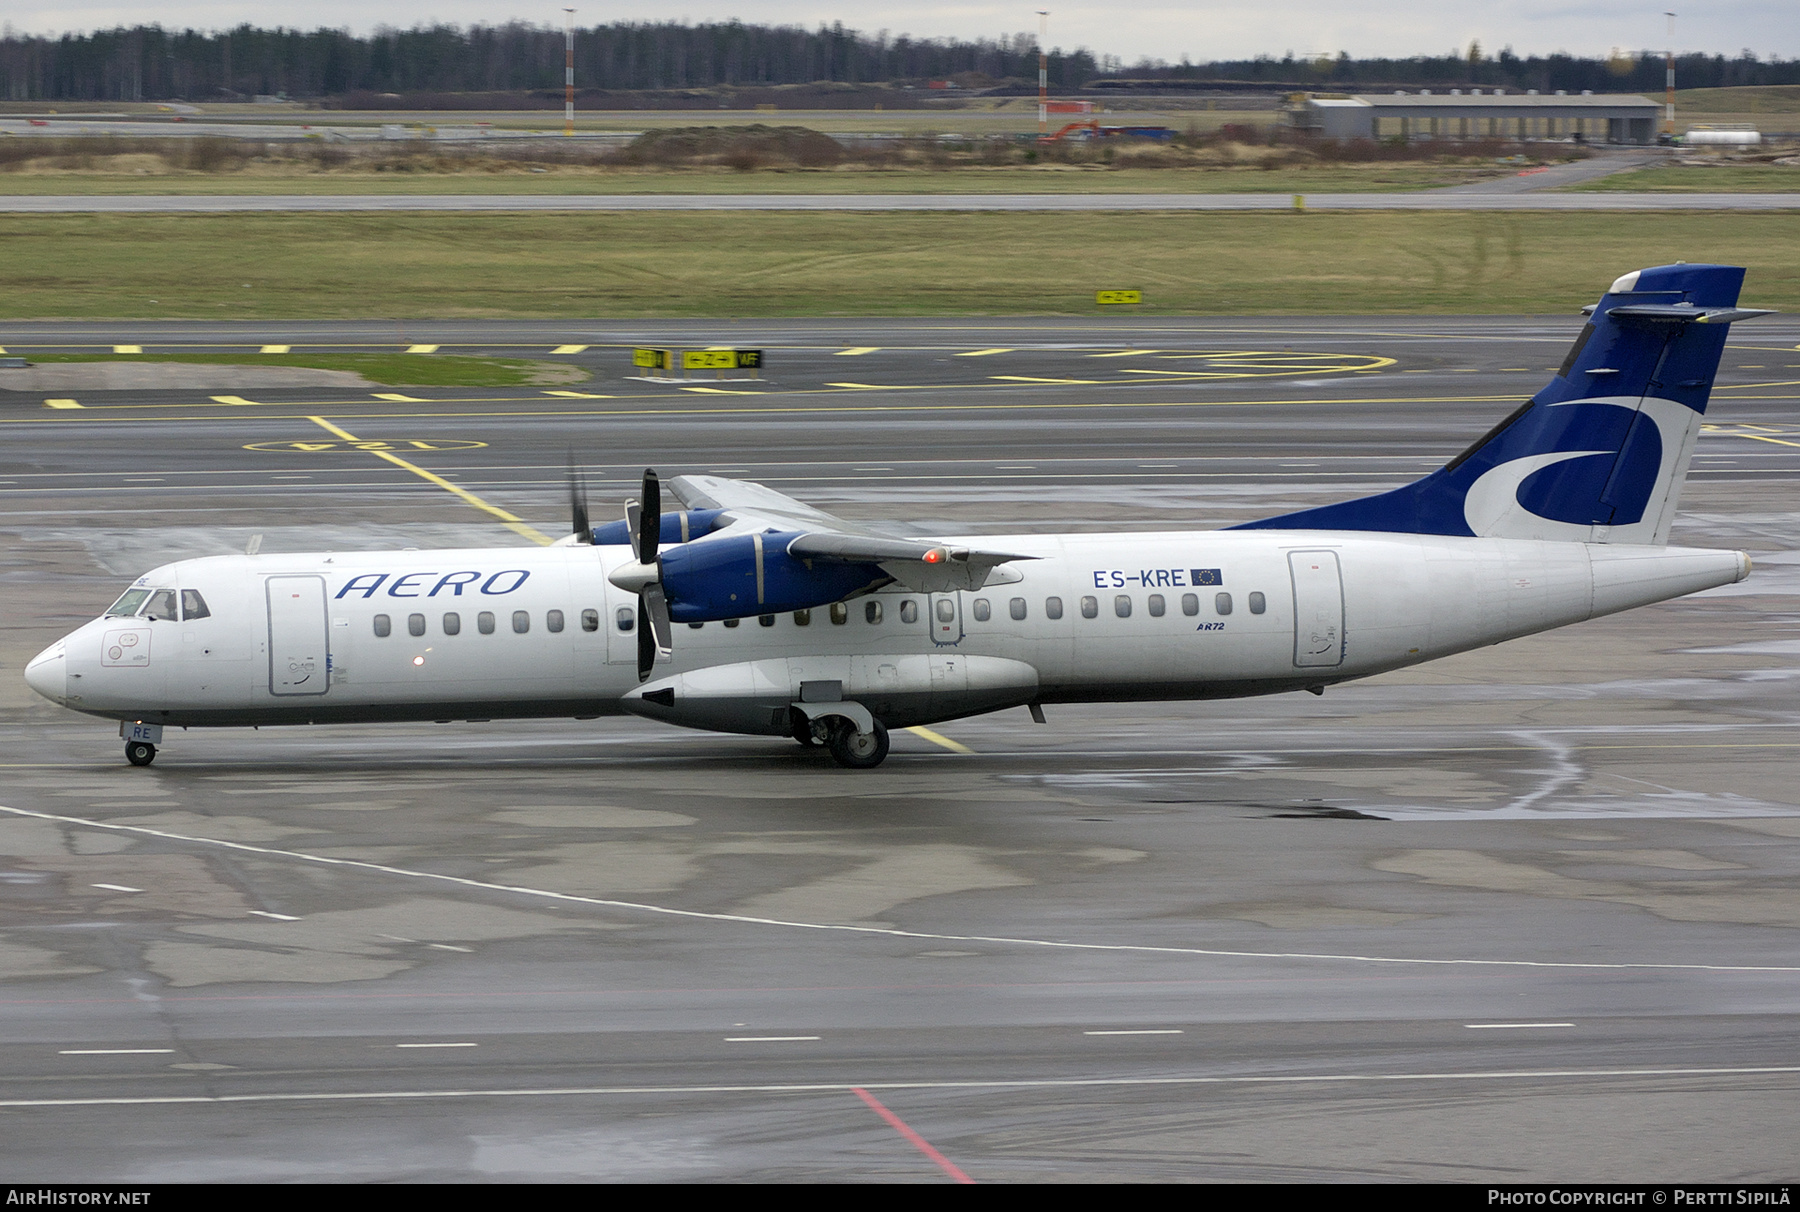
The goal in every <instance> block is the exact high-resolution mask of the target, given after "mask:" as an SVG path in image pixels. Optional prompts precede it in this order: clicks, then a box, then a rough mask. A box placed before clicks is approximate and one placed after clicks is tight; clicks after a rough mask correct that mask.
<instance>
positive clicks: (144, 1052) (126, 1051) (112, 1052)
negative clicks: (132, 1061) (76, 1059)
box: [57, 1048, 175, 1056]
mask: <svg viewBox="0 0 1800 1212" xmlns="http://www.w3.org/2000/svg"><path fill="white" fill-rule="evenodd" d="M173 1051H175V1049H173V1048H62V1049H60V1050H58V1052H57V1055H58V1056H148V1055H152V1054H154V1055H158V1056H160V1055H163V1054H164V1053H168V1052H173Z"/></svg>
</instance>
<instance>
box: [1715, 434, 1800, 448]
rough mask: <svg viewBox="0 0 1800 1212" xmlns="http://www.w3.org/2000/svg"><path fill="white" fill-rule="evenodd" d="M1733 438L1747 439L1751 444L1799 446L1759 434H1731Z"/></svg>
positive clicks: (1782, 439)
mask: <svg viewBox="0 0 1800 1212" xmlns="http://www.w3.org/2000/svg"><path fill="white" fill-rule="evenodd" d="M1731 436H1733V437H1739V438H1749V439H1750V440H1751V441H1752V442H1773V443H1775V445H1777V446H1800V442H1790V441H1788V440H1787V439H1786V438H1770V437H1765V436H1764V435H1762V434H1760V433H1740V434H1733V435H1731Z"/></svg>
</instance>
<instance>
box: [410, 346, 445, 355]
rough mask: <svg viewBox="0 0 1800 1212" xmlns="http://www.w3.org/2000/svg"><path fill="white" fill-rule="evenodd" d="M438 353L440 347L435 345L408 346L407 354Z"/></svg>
mask: <svg viewBox="0 0 1800 1212" xmlns="http://www.w3.org/2000/svg"><path fill="white" fill-rule="evenodd" d="M437 351H438V347H437V346H435V345H408V346H407V347H406V352H407V353H436V352H437Z"/></svg>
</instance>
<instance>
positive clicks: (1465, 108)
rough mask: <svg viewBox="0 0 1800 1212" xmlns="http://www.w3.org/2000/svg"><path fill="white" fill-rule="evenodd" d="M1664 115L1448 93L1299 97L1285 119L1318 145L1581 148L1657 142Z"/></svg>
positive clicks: (1612, 100)
mask: <svg viewBox="0 0 1800 1212" xmlns="http://www.w3.org/2000/svg"><path fill="white" fill-rule="evenodd" d="M1661 108H1662V107H1661V106H1660V105H1658V104H1657V103H1656V102H1654V101H1652V100H1650V99H1649V98H1648V97H1639V96H1623V95H1618V94H1607V95H1602V96H1596V95H1594V94H1593V93H1591V92H1584V93H1580V94H1578V95H1570V94H1568V93H1564V92H1558V93H1555V94H1550V95H1547V94H1540V93H1538V92H1537V91H1536V90H1533V91H1531V92H1528V93H1508V92H1507V91H1506V90H1504V89H1499V88H1494V89H1487V90H1485V91H1484V90H1482V89H1479V88H1472V89H1468V90H1466V91H1465V90H1463V89H1460V88H1453V89H1449V90H1448V91H1443V92H1433V91H1432V90H1430V89H1421V90H1420V91H1418V92H1416V93H1409V92H1404V91H1395V92H1393V93H1391V94H1381V93H1365V94H1359V95H1356V96H1335V97H1332V96H1314V95H1312V94H1298V95H1296V96H1295V97H1294V99H1293V101H1292V103H1291V104H1290V105H1289V107H1288V111H1287V113H1288V123H1289V125H1290V126H1291V127H1292V128H1293V129H1294V130H1297V131H1300V132H1302V133H1304V134H1309V135H1312V136H1314V137H1316V138H1321V139H1392V138H1401V139H1520V140H1523V139H1569V138H1578V139H1579V140H1580V141H1581V142H1584V143H1654V142H1656V119H1657V115H1658V112H1659V111H1660V110H1661Z"/></svg>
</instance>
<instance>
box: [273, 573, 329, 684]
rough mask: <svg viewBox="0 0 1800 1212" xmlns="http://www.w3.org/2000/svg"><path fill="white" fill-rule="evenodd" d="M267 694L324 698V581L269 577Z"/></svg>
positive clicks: (326, 659)
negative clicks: (314, 695)
mask: <svg viewBox="0 0 1800 1212" xmlns="http://www.w3.org/2000/svg"><path fill="white" fill-rule="evenodd" d="M268 594H269V693H270V694H278V695H307V694H324V693H325V692H326V691H327V690H329V689H330V688H331V657H330V652H329V649H328V647H327V637H328V636H329V634H330V633H329V631H328V630H327V626H326V623H327V620H326V617H325V578H324V577H317V576H294V577H270V578H269V581H268Z"/></svg>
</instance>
